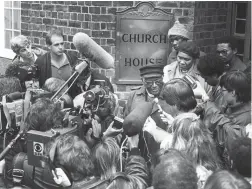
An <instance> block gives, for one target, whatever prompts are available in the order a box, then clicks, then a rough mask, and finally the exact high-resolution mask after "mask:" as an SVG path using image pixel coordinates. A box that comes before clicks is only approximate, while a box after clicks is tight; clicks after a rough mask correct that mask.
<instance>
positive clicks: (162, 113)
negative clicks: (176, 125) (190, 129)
mask: <svg viewBox="0 0 252 189" xmlns="http://www.w3.org/2000/svg"><path fill="white" fill-rule="evenodd" d="M154 102H155V103H156V105H157V107H158V111H159V112H160V117H161V119H162V121H163V122H164V123H166V124H167V125H170V124H172V122H173V120H174V118H173V117H172V116H171V115H170V114H168V113H166V112H165V111H163V109H162V108H161V106H160V104H159V103H158V98H155V99H154Z"/></svg>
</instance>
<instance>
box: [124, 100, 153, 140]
mask: <svg viewBox="0 0 252 189" xmlns="http://www.w3.org/2000/svg"><path fill="white" fill-rule="evenodd" d="M152 108H153V102H143V103H141V104H139V105H138V106H137V107H136V108H135V109H133V110H132V112H130V114H129V115H128V116H127V117H126V118H125V119H124V122H123V132H124V133H125V134H126V135H128V136H129V137H131V136H134V135H136V134H138V133H140V132H141V131H142V129H143V126H144V123H145V121H146V119H147V118H148V117H149V116H150V114H151V112H152Z"/></svg>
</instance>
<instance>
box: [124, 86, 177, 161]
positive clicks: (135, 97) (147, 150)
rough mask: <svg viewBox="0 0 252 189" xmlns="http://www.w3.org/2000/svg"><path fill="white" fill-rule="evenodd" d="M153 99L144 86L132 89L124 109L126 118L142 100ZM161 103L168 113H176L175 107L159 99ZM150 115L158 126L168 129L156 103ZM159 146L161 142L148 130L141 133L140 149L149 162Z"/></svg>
mask: <svg viewBox="0 0 252 189" xmlns="http://www.w3.org/2000/svg"><path fill="white" fill-rule="evenodd" d="M152 100H153V98H150V97H148V94H147V93H146V89H145V87H144V86H141V87H139V88H137V89H136V90H134V91H132V92H131V93H130V95H129V98H128V100H127V103H126V106H125V109H124V118H125V117H126V116H127V115H129V113H130V112H132V110H134V108H136V107H137V106H138V105H139V104H141V103H142V102H145V101H152ZM159 104H160V106H161V107H162V109H163V110H164V111H165V112H166V113H168V114H171V115H174V112H173V110H174V108H172V106H170V105H168V104H167V103H166V102H165V101H164V100H162V99H159ZM150 116H151V117H152V119H153V120H154V121H155V122H156V125H157V126H158V127H160V128H162V129H164V130H167V125H166V124H165V123H164V122H163V121H162V119H161V117H160V113H159V112H158V107H157V105H156V104H154V106H153V108H152V111H151V115H150ZM159 148H160V144H159V143H157V142H156V141H155V139H154V138H153V137H152V136H151V134H149V133H148V132H141V133H140V140H139V149H140V151H141V155H142V157H144V158H145V160H146V161H147V162H150V160H151V156H152V155H153V154H155V153H156V152H157V151H158V150H159Z"/></svg>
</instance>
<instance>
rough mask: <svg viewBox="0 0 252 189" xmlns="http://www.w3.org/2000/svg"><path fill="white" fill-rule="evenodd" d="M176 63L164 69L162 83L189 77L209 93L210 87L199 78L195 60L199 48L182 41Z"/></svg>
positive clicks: (189, 42)
mask: <svg viewBox="0 0 252 189" xmlns="http://www.w3.org/2000/svg"><path fill="white" fill-rule="evenodd" d="M177 49H178V54H177V61H175V62H173V63H171V64H169V65H166V66H165V67H164V78H163V82H164V83H166V82H168V81H170V80H171V79H173V78H183V77H185V75H189V76H191V77H192V78H194V79H195V80H196V81H198V82H199V83H200V85H201V86H202V87H203V88H204V90H205V91H206V93H208V92H210V90H211V86H209V85H208V84H207V83H206V81H205V80H204V79H203V78H202V77H201V76H200V73H199V71H198V69H197V63H196V60H197V59H198V58H199V56H200V51H199V48H198V47H197V46H196V44H195V43H193V42H192V41H182V42H180V43H179V44H178V47H177Z"/></svg>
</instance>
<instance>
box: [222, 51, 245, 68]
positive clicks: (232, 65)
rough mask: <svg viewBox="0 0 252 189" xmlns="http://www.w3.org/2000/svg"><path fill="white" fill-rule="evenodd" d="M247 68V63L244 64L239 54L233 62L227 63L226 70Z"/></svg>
mask: <svg viewBox="0 0 252 189" xmlns="http://www.w3.org/2000/svg"><path fill="white" fill-rule="evenodd" d="M246 68H247V66H246V64H244V63H243V62H242V61H241V59H240V58H239V57H238V56H236V55H234V57H233V58H232V60H231V62H230V63H229V64H226V66H225V71H233V70H240V71H244V70H245V69H246Z"/></svg>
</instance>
